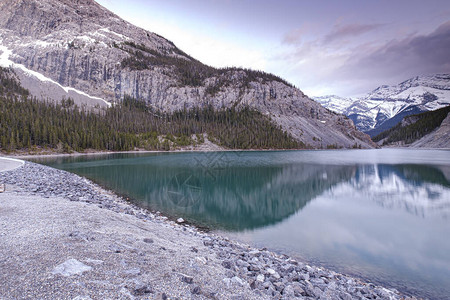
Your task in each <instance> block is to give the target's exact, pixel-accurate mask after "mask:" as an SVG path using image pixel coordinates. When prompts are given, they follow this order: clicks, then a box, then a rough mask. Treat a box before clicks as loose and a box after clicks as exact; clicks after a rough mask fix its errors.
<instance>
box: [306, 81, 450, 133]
mask: <svg viewBox="0 0 450 300" xmlns="http://www.w3.org/2000/svg"><path fill="white" fill-rule="evenodd" d="M314 99H315V100H316V101H317V102H319V103H321V104H322V105H324V107H327V108H329V109H331V110H333V111H335V112H338V113H342V114H344V115H346V116H348V117H349V118H350V119H352V120H353V121H354V123H355V125H356V127H357V128H358V129H359V130H361V131H363V132H366V133H368V134H369V135H371V136H372V137H373V136H375V135H377V134H379V133H381V132H382V131H385V130H387V129H389V128H391V127H393V126H395V125H396V124H397V123H399V122H401V120H402V119H403V117H405V116H408V115H412V114H417V113H421V112H425V111H432V110H436V109H439V108H442V107H444V106H446V105H448V104H450V74H435V75H426V76H415V77H412V78H410V79H408V80H405V81H403V82H401V83H399V84H398V85H393V86H389V85H382V86H380V87H378V88H376V89H374V90H373V91H371V92H369V93H368V94H367V95H365V96H362V97H357V98H353V99H352V98H343V97H338V96H334V95H332V96H324V97H314Z"/></svg>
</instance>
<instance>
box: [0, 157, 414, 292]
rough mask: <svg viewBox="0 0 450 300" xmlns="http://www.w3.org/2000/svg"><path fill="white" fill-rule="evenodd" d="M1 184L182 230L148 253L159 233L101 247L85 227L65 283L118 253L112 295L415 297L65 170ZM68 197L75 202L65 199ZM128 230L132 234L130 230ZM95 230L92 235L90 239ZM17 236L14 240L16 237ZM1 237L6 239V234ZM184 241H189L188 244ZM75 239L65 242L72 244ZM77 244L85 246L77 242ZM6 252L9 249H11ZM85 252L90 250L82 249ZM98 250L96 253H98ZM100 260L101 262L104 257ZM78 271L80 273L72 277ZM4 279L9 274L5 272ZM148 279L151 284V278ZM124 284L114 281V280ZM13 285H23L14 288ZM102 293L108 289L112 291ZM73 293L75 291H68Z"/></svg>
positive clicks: (168, 231)
mask: <svg viewBox="0 0 450 300" xmlns="http://www.w3.org/2000/svg"><path fill="white" fill-rule="evenodd" d="M0 183H5V184H6V185H7V186H10V187H12V190H13V191H11V192H10V193H11V197H13V196H14V197H23V198H26V199H32V198H33V197H41V198H43V199H49V201H50V202H49V203H50V204H51V205H60V206H61V205H62V206H64V205H67V206H70V205H72V204H71V203H75V202H76V203H77V205H81V207H82V209H83V210H86V212H90V211H94V210H95V211H97V210H98V211H99V212H100V214H104V215H113V216H114V218H115V219H119V220H118V221H124V222H125V221H126V222H128V223H129V222H133V224H134V223H136V224H140V225H135V226H138V227H139V226H140V227H142V226H150V227H148V228H147V227H146V228H147V229H146V231H148V232H151V233H153V234H155V232H156V231H157V230H160V231H158V232H159V233H160V234H161V235H162V236H163V237H165V238H162V239H161V243H162V244H164V243H168V242H169V240H170V239H171V238H170V237H171V236H174V237H176V238H175V239H176V240H177V241H178V242H179V243H178V245H177V246H176V247H175V246H173V247H174V248H173V251H172V252H173V253H171V251H168V250H167V249H166V248H168V247H169V246H170V245H169V246H160V247H159V248H158V249H156V250H155V249H153V250H148V252H146V250H145V249H146V248H145V247H150V246H154V245H155V244H157V241H159V240H158V239H157V238H156V237H155V238H153V237H152V238H144V239H142V238H140V235H139V237H138V235H137V234H135V235H133V237H135V238H134V239H132V241H130V240H128V243H129V244H132V246H129V247H125V248H124V246H123V245H124V243H125V242H123V241H122V242H121V241H115V242H113V243H112V244H110V245H109V244H108V245H109V246H107V247H106V248H107V249H105V247H104V245H103V246H101V245H98V246H96V243H100V242H101V241H103V240H102V238H104V237H103V236H98V237H95V238H94V236H93V233H85V232H81V231H73V232H70V233H67V236H68V238H69V242H71V241H72V240H73V239H74V238H76V239H78V240H80V239H81V240H83V241H84V242H85V243H91V245H89V251H91V252H89V253H90V255H91V256H89V258H86V259H85V260H84V262H85V264H83V263H82V262H80V260H76V259H68V260H66V261H65V262H63V263H62V264H60V265H57V266H55V268H54V269H53V270H52V271H51V274H53V275H52V276H60V277H61V276H63V277H64V278H66V277H67V280H68V281H67V282H66V283H65V284H69V283H71V282H73V280H75V279H73V278H75V277H76V276H78V277H76V278H77V279H76V281H77V282H78V281H82V280H83V279H82V278H81V277H80V276H81V275H80V274H75V275H74V274H71V273H70V272H69V274H68V276H65V275H64V274H65V273H64V272H65V271H64V270H66V271H67V270H70V269H71V268H70V267H68V266H73V265H76V266H78V269H77V270H82V271H81V273H83V272H85V271H87V272H88V273H93V274H94V271H90V270H91V269H92V268H94V269H95V268H96V266H95V265H96V264H97V263H98V262H100V261H101V262H103V261H105V260H106V259H107V258H110V259H112V260H116V259H117V263H111V266H110V268H113V269H115V268H119V267H120V266H118V265H122V267H121V268H125V267H124V263H122V262H123V261H127V266H128V267H129V269H126V270H124V271H123V272H124V274H125V275H123V274H122V275H120V276H122V277H121V280H122V281H123V282H125V283H123V286H121V287H120V290H119V291H120V293H121V294H120V296H119V295H117V294H114V293H118V292H117V291H116V292H114V293H113V288H110V289H111V293H113V295H116V296H117V297H114V298H123V299H148V298H150V299H153V298H159V299H177V298H178V299H180V298H181V299H186V298H192V299H297V298H298V299H414V298H407V297H406V296H404V295H401V294H400V293H399V292H397V291H395V290H390V289H386V288H383V287H380V286H375V285H374V284H371V283H364V282H362V281H360V280H358V279H355V278H352V277H350V276H346V275H342V274H338V273H336V272H333V271H330V270H326V269H323V268H318V267H313V266H309V265H307V264H305V263H302V262H299V261H295V260H293V259H291V258H290V257H288V256H285V255H278V254H276V253H273V252H270V251H268V250H267V249H255V248H251V247H249V246H247V245H243V244H240V243H238V242H234V241H230V240H228V239H227V238H223V237H220V236H217V235H214V234H211V233H205V232H201V231H199V230H198V229H196V228H194V227H192V226H189V225H187V224H177V222H174V221H171V220H168V218H167V217H164V216H161V215H159V214H153V213H151V212H148V211H146V210H143V209H140V208H138V207H136V206H134V205H132V204H130V203H128V202H126V201H125V200H123V199H121V198H120V197H118V196H117V195H115V194H114V193H112V192H108V191H105V190H104V189H102V188H101V187H99V186H98V185H96V184H94V183H92V182H91V181H89V180H87V179H85V178H83V177H80V176H78V175H75V174H72V173H69V172H66V171H62V170H57V169H53V168H50V167H47V166H42V165H39V164H35V163H30V162H26V163H25V164H24V165H23V166H21V167H19V168H17V169H15V170H10V171H5V172H0ZM0 195H2V194H0ZM5 196H7V193H4V194H3V195H2V197H5ZM30 197H31V198H30ZM1 199H2V198H0V214H1V206H2V201H1ZM60 199H63V200H60ZM67 199H68V200H70V201H67ZM53 200H55V201H56V200H58V201H56V202H51V201H53ZM50 204H49V205H50ZM11 205H13V204H11ZM62 206H61V207H62ZM49 207H50V206H49ZM61 207H58V209H62V208H61ZM85 214H86V213H85ZM52 215H53V214H52ZM56 217H57V216H55V218H56ZM66 218H69V220H67V222H69V221H70V222H72V221H73V223H74V224H76V221H77V220H76V219H75V220H70V215H69V216H66ZM92 218H94V217H92ZM92 218H91V219H92ZM110 218H111V217H110ZM94 219H95V218H94ZM94 221H95V220H93V222H94ZM95 222H97V221H95ZM98 222H100V221H98ZM128 223H127V224H128ZM4 226H8V224H6V223H5V224H4ZM111 226H112V225H111ZM120 226H122V225H120ZM80 228H81V227H80ZM0 229H1V228H0ZM124 234H125V235H128V233H127V232H125V233H124ZM139 234H141V233H139ZM149 234H150V233H149ZM91 237H92V240H90V238H91ZM8 238H9V237H8V231H6V229H5V233H4V234H3V233H2V232H0V244H5V243H6V244H8V243H12V242H11V241H10V240H7V239H8ZM11 238H12V239H14V237H11ZM2 239H5V240H4V241H2ZM117 239H118V238H117ZM165 239H166V240H165ZM183 241H185V242H184V243H183ZM108 242H110V240H108ZM105 243H106V242H105ZM189 245H190V247H189ZM192 245H193V246H192ZM69 246H70V244H69ZM69 246H67V244H65V247H66V248H67V247H69ZM75 246H76V247H81V245H78V244H77V245H74V247H75ZM83 247H86V245H84V246H83ZM95 247H98V249H97V248H95ZM69 248H70V247H69ZM144 248H145V249H144ZM74 249H78V248H74ZM130 249H134V250H133V251H132V250H130ZM94 250H95V251H94ZM1 251H2V248H1V247H0V269H2V270H5V273H6V274H5V276H8V280H13V279H9V278H10V277H14V276H15V274H14V272H13V271H11V273H13V274H7V273H8V270H9V269H11V266H9V265H8V258H7V259H3V258H2V257H1V255H4V254H3V253H2V252H1ZM4 251H5V252H6V251H7V250H4ZM65 251H67V250H65ZM80 251H81V250H80ZM82 251H88V250H86V248H82ZM92 251H94V252H92ZM127 251H129V252H127ZM75 252H76V251H75ZM177 253H178V254H177ZM80 255H81V254H80ZM111 255H112V256H114V255H123V258H122V261H120V260H119V258H118V257H117V258H116V257H113V258H111ZM73 256H74V251H72V252H71V257H73ZM92 256H96V257H94V258H92ZM148 256H152V257H153V256H157V259H158V261H160V262H161V261H167V262H168V264H169V265H170V264H172V262H173V261H177V264H178V265H177V266H178V267H179V268H180V269H181V270H177V269H176V267H174V266H171V269H170V270H169V271H167V268H166V269H164V272H163V271H162V269H161V268H162V267H163V266H162V267H161V266H158V267H155V266H154V265H153V267H152V266H151V265H152V263H151V262H152V260H151V259H150V258H149V257H148ZM147 260H150V261H147ZM81 261H83V260H81ZM89 262H90V263H89ZM193 262H195V263H193ZM2 264H3V265H2ZM98 264H99V265H101V263H98ZM131 266H133V267H131ZM83 268H84V269H83ZM98 268H99V270H100V269H101V268H100V267H98ZM105 272H106V271H105ZM158 272H159V273H158ZM106 273H107V274H109V275H108V276H112V277H108V280H109V281H108V282H114V281H115V280H118V279H117V278H115V277H114V276H119V274H118V273H117V272H116V271H115V272H106ZM106 273H105V274H106ZM169 273H170V274H169ZM58 274H59V275H58ZM66 275H67V274H66ZM72 275H73V276H75V277H71V276H72ZM92 276H93V275H92ZM164 276H165V277H164ZM160 277H164V278H165V279H164V280H163V281H158V280H156V279H155V278H158V279H160ZM51 278H53V277H51ZM58 278H59V277H58ZM61 278H62V277H61ZM71 278H72V279H71ZM0 279H3V277H2V276H1V275H0ZM49 280H50V279H49ZM99 280H100V279H99ZM90 281H92V279H90ZM122 281H121V282H122ZM148 282H153V283H152V284H150V283H148ZM121 284H122V283H120V284H118V283H116V284H115V286H118V285H121ZM2 285H3V287H2ZM6 285H7V282H6V283H0V299H12V298H17V297H18V295H17V294H8V290H9V289H10V288H11V286H6ZM15 290H18V289H17V288H15ZM84 291H85V293H84V294H85V295H84V296H79V297H78V298H77V299H96V298H97V297H100V296H99V295H100V294H98V293H99V290H98V288H96V290H91V289H89V288H86V287H85V289H84ZM33 292H34V291H33ZM104 292H105V293H106V291H104ZM43 293H44V294H34V296H40V297H42V296H43V295H44V297H45V290H44V292H43ZM61 293H62V294H60V295H62V296H64V298H70V297H71V298H70V299H74V298H76V297H73V295H74V294H64V293H63V292H61ZM69 295H71V296H70V297H69ZM101 295H103V294H101ZM47 296H48V297H49V298H51V297H52V295H47ZM19 298H21V297H19ZM23 298H27V297H23Z"/></svg>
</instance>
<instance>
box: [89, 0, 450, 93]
mask: <svg viewBox="0 0 450 300" xmlns="http://www.w3.org/2000/svg"><path fill="white" fill-rule="evenodd" d="M97 2H98V3H100V4H101V5H103V6H104V7H106V8H108V9H109V10H111V11H113V12H114V13H116V14H117V15H119V16H120V17H122V18H123V19H125V20H127V21H129V22H131V23H133V24H134V25H137V26H139V27H142V28H144V29H147V30H149V31H152V32H155V33H157V34H159V35H162V36H164V37H165V38H167V39H169V40H171V41H172V42H174V43H175V45H176V46H177V47H178V48H180V49H181V50H183V51H184V52H186V53H188V54H189V55H191V56H192V57H194V58H196V59H198V60H200V61H202V62H203V63H206V64H208V65H211V66H214V67H230V66H235V67H245V68H251V69H255V70H262V71H265V72H269V73H273V74H275V75H278V76H280V77H282V78H284V79H286V80H287V81H289V82H290V83H292V84H294V85H295V86H297V87H298V88H300V89H301V90H302V91H303V92H304V93H306V94H307V95H308V96H323V95H331V94H334V95H339V96H343V97H353V96H358V95H363V94H366V93H368V92H370V91H372V90H373V89H375V88H377V87H378V86H380V85H394V84H398V83H400V82H402V81H404V80H407V79H409V78H411V77H414V76H417V75H431V74H437V73H450V1H449V0H427V1H423V0H389V1H387V0H333V1H332V0H321V1H314V0H278V1H277V0H145V1H144V0H127V1H123V0H97Z"/></svg>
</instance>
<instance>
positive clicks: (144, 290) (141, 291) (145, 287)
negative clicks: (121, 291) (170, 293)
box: [133, 283, 153, 296]
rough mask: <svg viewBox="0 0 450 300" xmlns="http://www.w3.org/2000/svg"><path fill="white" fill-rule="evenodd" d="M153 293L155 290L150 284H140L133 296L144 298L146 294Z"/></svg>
mask: <svg viewBox="0 0 450 300" xmlns="http://www.w3.org/2000/svg"><path fill="white" fill-rule="evenodd" d="M151 293H153V289H152V287H151V286H150V285H149V284H144V283H138V284H137V285H136V287H135V288H134V290H133V295H135V296H143V295H145V294H151Z"/></svg>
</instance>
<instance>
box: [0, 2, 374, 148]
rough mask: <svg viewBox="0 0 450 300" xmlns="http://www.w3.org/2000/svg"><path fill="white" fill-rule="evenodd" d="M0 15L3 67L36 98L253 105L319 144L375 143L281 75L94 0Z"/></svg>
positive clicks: (12, 5)
mask: <svg viewBox="0 0 450 300" xmlns="http://www.w3.org/2000/svg"><path fill="white" fill-rule="evenodd" d="M0 16H1V17H0V66H2V67H11V68H13V69H14V70H16V73H17V74H18V77H19V78H20V80H21V82H22V84H23V85H24V86H25V87H26V88H28V89H29V90H30V91H31V92H32V94H33V95H36V96H37V97H39V98H44V99H46V98H48V99H53V100H56V101H57V100H59V99H61V98H62V97H63V96H66V97H68V96H70V97H72V98H74V99H75V100H76V101H77V103H82V104H84V105H86V106H91V107H93V106H99V107H104V106H107V105H110V103H114V102H117V101H120V99H122V98H123V96H124V95H131V96H133V97H135V98H138V99H142V100H144V101H146V103H147V104H148V105H149V106H152V107H154V108H156V109H159V110H163V111H174V110H179V109H183V108H190V107H196V106H204V105H213V106H214V107H215V108H218V109H219V108H222V107H237V108H240V107H244V106H249V107H251V108H254V109H256V110H258V111H260V112H261V113H263V114H265V115H267V116H268V117H270V118H271V119H272V120H273V121H274V122H275V123H276V124H278V125H280V126H281V127H282V128H283V129H284V130H285V131H287V132H289V133H290V134H291V135H292V136H293V137H294V138H296V139H298V140H300V141H302V142H304V143H306V144H309V145H312V146H313V147H318V148H320V147H327V146H329V145H333V146H337V147H352V146H355V145H362V147H373V146H374V144H373V143H372V142H371V140H370V138H369V137H368V136H367V135H365V134H363V133H361V132H359V131H358V130H357V129H356V128H355V126H354V125H353V123H352V121H351V120H349V119H348V118H347V117H344V116H343V115H339V114H335V113H332V112H331V111H329V110H328V109H325V108H323V107H322V106H320V105H319V104H318V103H316V102H315V101H313V100H311V99H309V98H308V97H307V96H306V95H304V94H303V93H302V92H301V91H300V90H299V89H297V88H295V87H294V86H292V85H290V84H289V83H287V82H286V81H284V80H282V79H281V78H279V77H277V76H274V75H272V74H266V73H263V72H256V71H251V70H244V69H237V68H228V69H215V68H212V67H209V66H206V65H204V64H202V63H201V62H199V61H197V60H195V59H193V58H192V57H190V56H189V55H187V54H186V53H184V52H183V51H181V50H180V49H178V48H177V47H176V46H175V45H174V44H173V43H172V42H170V41H168V40H167V39H165V38H163V37H161V36H159V35H157V34H155V33H152V32H149V31H146V30H143V29H141V28H138V27H136V26H134V25H132V24H130V23H128V22H126V21H124V20H122V19H120V18H119V17H118V16H116V15H115V14H113V13H112V12H110V11H108V10H106V9H105V8H103V7H102V6H100V5H99V4H97V3H96V2H95V1H93V0H78V1H68V0H43V1H37V0H3V1H1V2H0Z"/></svg>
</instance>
